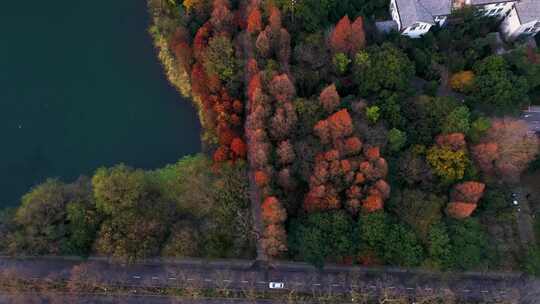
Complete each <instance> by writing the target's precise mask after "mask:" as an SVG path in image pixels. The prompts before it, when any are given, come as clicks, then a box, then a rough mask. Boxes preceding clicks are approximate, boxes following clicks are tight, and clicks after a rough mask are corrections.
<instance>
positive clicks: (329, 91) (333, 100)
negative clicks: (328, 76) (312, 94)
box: [319, 84, 340, 113]
mask: <svg viewBox="0 0 540 304" xmlns="http://www.w3.org/2000/svg"><path fill="white" fill-rule="evenodd" d="M319 101H320V102H321V104H322V106H323V108H324V109H325V110H326V111H327V112H329V113H332V112H333V111H334V110H335V109H336V108H337V106H338V105H339V101H340V98H339V94H338V92H337V90H336V85H335V84H331V85H329V86H327V87H326V88H325V89H324V90H322V92H321V94H320V95H319Z"/></svg>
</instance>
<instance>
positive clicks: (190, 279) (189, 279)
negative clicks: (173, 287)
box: [187, 278, 195, 281]
mask: <svg viewBox="0 0 540 304" xmlns="http://www.w3.org/2000/svg"><path fill="white" fill-rule="evenodd" d="M187 280H188V281H194V280H195V279H192V278H188V279H187Z"/></svg>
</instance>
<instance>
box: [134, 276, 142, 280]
mask: <svg viewBox="0 0 540 304" xmlns="http://www.w3.org/2000/svg"><path fill="white" fill-rule="evenodd" d="M133 278H134V279H140V278H141V277H140V276H133Z"/></svg>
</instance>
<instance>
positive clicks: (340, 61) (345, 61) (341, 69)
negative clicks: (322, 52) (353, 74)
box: [332, 53, 351, 74]
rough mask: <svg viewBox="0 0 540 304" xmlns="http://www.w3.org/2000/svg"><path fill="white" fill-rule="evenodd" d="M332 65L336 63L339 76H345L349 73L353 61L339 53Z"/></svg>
mask: <svg viewBox="0 0 540 304" xmlns="http://www.w3.org/2000/svg"><path fill="white" fill-rule="evenodd" d="M332 63H334V67H335V68H336V71H337V72H338V73H339V74H345V72H347V69H348V68H349V64H350V63H351V60H350V59H349V57H348V56H347V55H345V54H343V53H337V54H336V55H334V58H333V59H332Z"/></svg>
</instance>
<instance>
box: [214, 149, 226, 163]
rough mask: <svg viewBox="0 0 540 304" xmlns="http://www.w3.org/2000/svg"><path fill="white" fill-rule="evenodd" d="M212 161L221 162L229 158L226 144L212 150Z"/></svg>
mask: <svg viewBox="0 0 540 304" xmlns="http://www.w3.org/2000/svg"><path fill="white" fill-rule="evenodd" d="M213 158H214V162H216V163H221V162H224V161H226V160H228V159H229V149H228V148H227V147H226V146H220V147H218V148H217V150H216V152H214V157H213Z"/></svg>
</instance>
